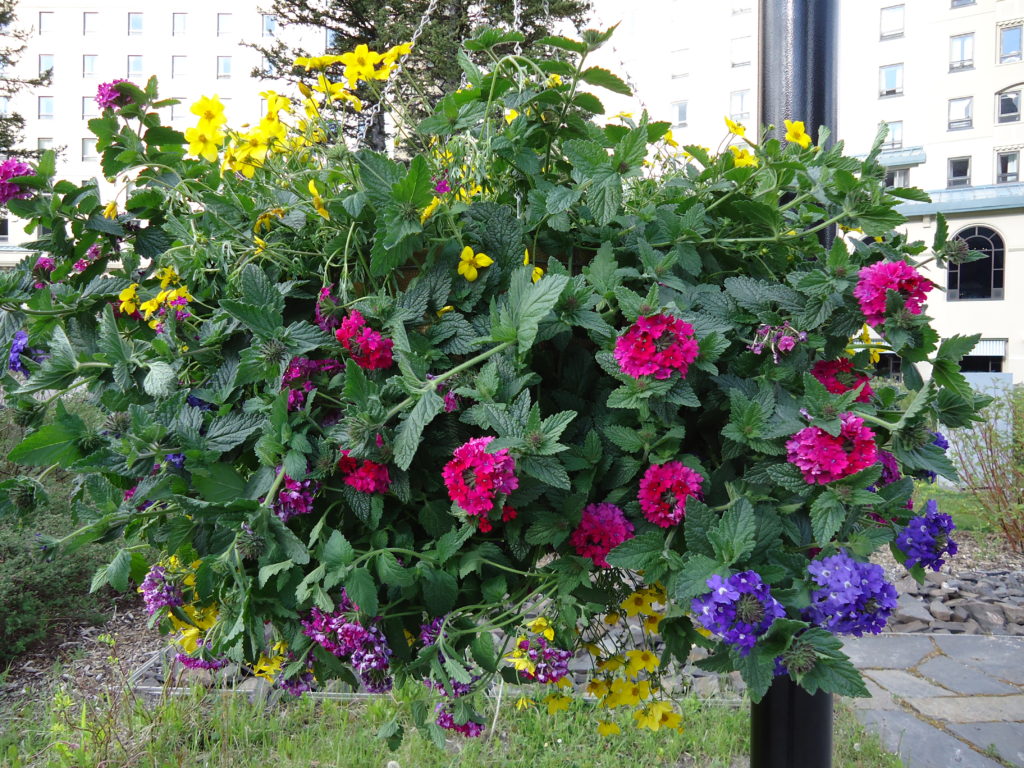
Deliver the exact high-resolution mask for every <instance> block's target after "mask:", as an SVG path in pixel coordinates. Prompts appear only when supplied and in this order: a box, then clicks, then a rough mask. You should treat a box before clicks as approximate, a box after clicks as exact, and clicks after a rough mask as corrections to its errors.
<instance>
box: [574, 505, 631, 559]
mask: <svg viewBox="0 0 1024 768" xmlns="http://www.w3.org/2000/svg"><path fill="white" fill-rule="evenodd" d="M631 538H633V524H632V523H631V522H629V520H627V519H626V515H625V513H624V512H623V511H622V510H621V509H619V508H618V507H617V506H615V505H614V504H588V505H587V506H586V508H585V509H584V510H583V517H582V518H580V524H579V526H578V527H577V528H576V530H575V531H573V532H572V535H570V536H569V544H570V545H571V546H572V548H573V549H575V550H576V554H577V555H581V556H583V557H589V558H590V559H591V560H593V561H594V565H596V566H598V567H599V568H610V567H611V566H610V565H609V564H608V561H607V560H606V559H605V557H606V556H607V555H608V553H609V552H611V551H612V550H613V549H614V548H615V547H617V546H619V544H621V543H622V542H624V541H626V540H627V539H631Z"/></svg>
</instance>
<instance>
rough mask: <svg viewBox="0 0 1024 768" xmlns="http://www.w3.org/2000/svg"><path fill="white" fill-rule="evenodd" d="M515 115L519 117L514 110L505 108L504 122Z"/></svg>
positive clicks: (509, 120) (513, 118)
mask: <svg viewBox="0 0 1024 768" xmlns="http://www.w3.org/2000/svg"><path fill="white" fill-rule="evenodd" d="M517 117H519V113H518V112H516V111H515V110H514V109H506V110H505V122H506V123H511V122H512V121H513V120H515V119H516V118H517Z"/></svg>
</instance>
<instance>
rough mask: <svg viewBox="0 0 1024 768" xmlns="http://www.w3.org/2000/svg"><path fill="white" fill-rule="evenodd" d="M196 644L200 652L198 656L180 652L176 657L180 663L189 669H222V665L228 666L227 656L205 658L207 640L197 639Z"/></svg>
mask: <svg viewBox="0 0 1024 768" xmlns="http://www.w3.org/2000/svg"><path fill="white" fill-rule="evenodd" d="M196 645H197V646H198V648H197V651H196V652H197V653H198V654H199V655H198V656H190V655H189V654H187V653H179V654H178V655H177V656H176V657H175V658H176V659H177V660H178V663H179V664H181V665H182V666H183V667H186V668H187V669H221V668H222V667H226V666H227V664H228V660H227V659H226V658H223V657H222V658H219V659H208V658H204V656H203V654H204V652H205V648H206V646H207V642H206V641H205V640H202V639H200V640H197V641H196Z"/></svg>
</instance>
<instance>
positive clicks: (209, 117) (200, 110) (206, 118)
mask: <svg viewBox="0 0 1024 768" xmlns="http://www.w3.org/2000/svg"><path fill="white" fill-rule="evenodd" d="M191 110H192V114H193V115H196V116H197V117H198V118H199V127H200V128H201V129H204V130H207V131H211V132H215V131H216V130H217V129H218V128H220V127H221V126H222V125H224V123H226V122H227V121H228V119H227V118H226V117H225V116H224V105H223V104H221V103H220V98H219V97H218V96H217V95H216V94H214V95H213V96H210V97H207V96H202V97H200V99H199V101H197V102H196V103H195V104H193V105H192V108H191Z"/></svg>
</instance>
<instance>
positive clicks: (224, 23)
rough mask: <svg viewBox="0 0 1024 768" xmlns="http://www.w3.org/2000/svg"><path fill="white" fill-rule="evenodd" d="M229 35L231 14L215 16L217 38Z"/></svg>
mask: <svg viewBox="0 0 1024 768" xmlns="http://www.w3.org/2000/svg"><path fill="white" fill-rule="evenodd" d="M229 34H231V14H230V13H218V14H217V37H223V36H224V35H229Z"/></svg>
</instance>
